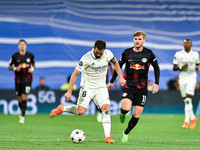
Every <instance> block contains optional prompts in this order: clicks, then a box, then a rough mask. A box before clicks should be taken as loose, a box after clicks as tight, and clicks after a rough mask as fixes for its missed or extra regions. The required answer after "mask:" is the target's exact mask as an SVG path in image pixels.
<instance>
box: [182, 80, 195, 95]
mask: <svg viewBox="0 0 200 150" xmlns="http://www.w3.org/2000/svg"><path fill="white" fill-rule="evenodd" d="M179 87H180V91H181V96H182V97H186V94H190V95H192V96H193V95H194V90H195V87H196V83H189V84H179Z"/></svg>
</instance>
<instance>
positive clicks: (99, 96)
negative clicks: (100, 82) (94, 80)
mask: <svg viewBox="0 0 200 150" xmlns="http://www.w3.org/2000/svg"><path fill="white" fill-rule="evenodd" d="M95 94H96V95H95V97H94V99H93V100H94V103H95V104H96V106H97V107H100V108H101V111H102V115H103V116H102V125H103V129H104V135H105V143H114V140H112V135H110V133H111V118H110V98H109V94H108V90H107V89H106V88H101V89H98V90H96V91H95Z"/></svg>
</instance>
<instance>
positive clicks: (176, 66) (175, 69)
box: [173, 63, 188, 71]
mask: <svg viewBox="0 0 200 150" xmlns="http://www.w3.org/2000/svg"><path fill="white" fill-rule="evenodd" d="M187 67H188V63H186V64H185V65H183V66H182V67H180V66H178V65H177V64H174V65H173V70H174V71H178V70H183V69H185V68H187Z"/></svg>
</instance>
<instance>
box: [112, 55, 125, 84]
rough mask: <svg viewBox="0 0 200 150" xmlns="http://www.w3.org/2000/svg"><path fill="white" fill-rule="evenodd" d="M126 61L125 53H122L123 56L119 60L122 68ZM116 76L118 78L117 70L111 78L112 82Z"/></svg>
mask: <svg viewBox="0 0 200 150" xmlns="http://www.w3.org/2000/svg"><path fill="white" fill-rule="evenodd" d="M124 63H125V55H124V53H122V56H121V58H120V60H119V66H120V68H122V66H123V64H124ZM113 66H114V65H113ZM116 78H117V72H116V70H115V71H114V73H113V75H112V78H111V80H110V83H111V84H113V82H114V81H115V79H116Z"/></svg>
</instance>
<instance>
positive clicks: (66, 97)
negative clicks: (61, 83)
mask: <svg viewBox="0 0 200 150" xmlns="http://www.w3.org/2000/svg"><path fill="white" fill-rule="evenodd" d="M80 73H81V72H80V71H78V70H77V69H74V72H73V73H72V76H71V78H70V81H69V89H68V90H67V92H66V93H65V99H66V100H67V101H68V100H70V98H71V95H72V91H73V86H74V84H75V82H76V79H77V77H78V75H79V74H80Z"/></svg>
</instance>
